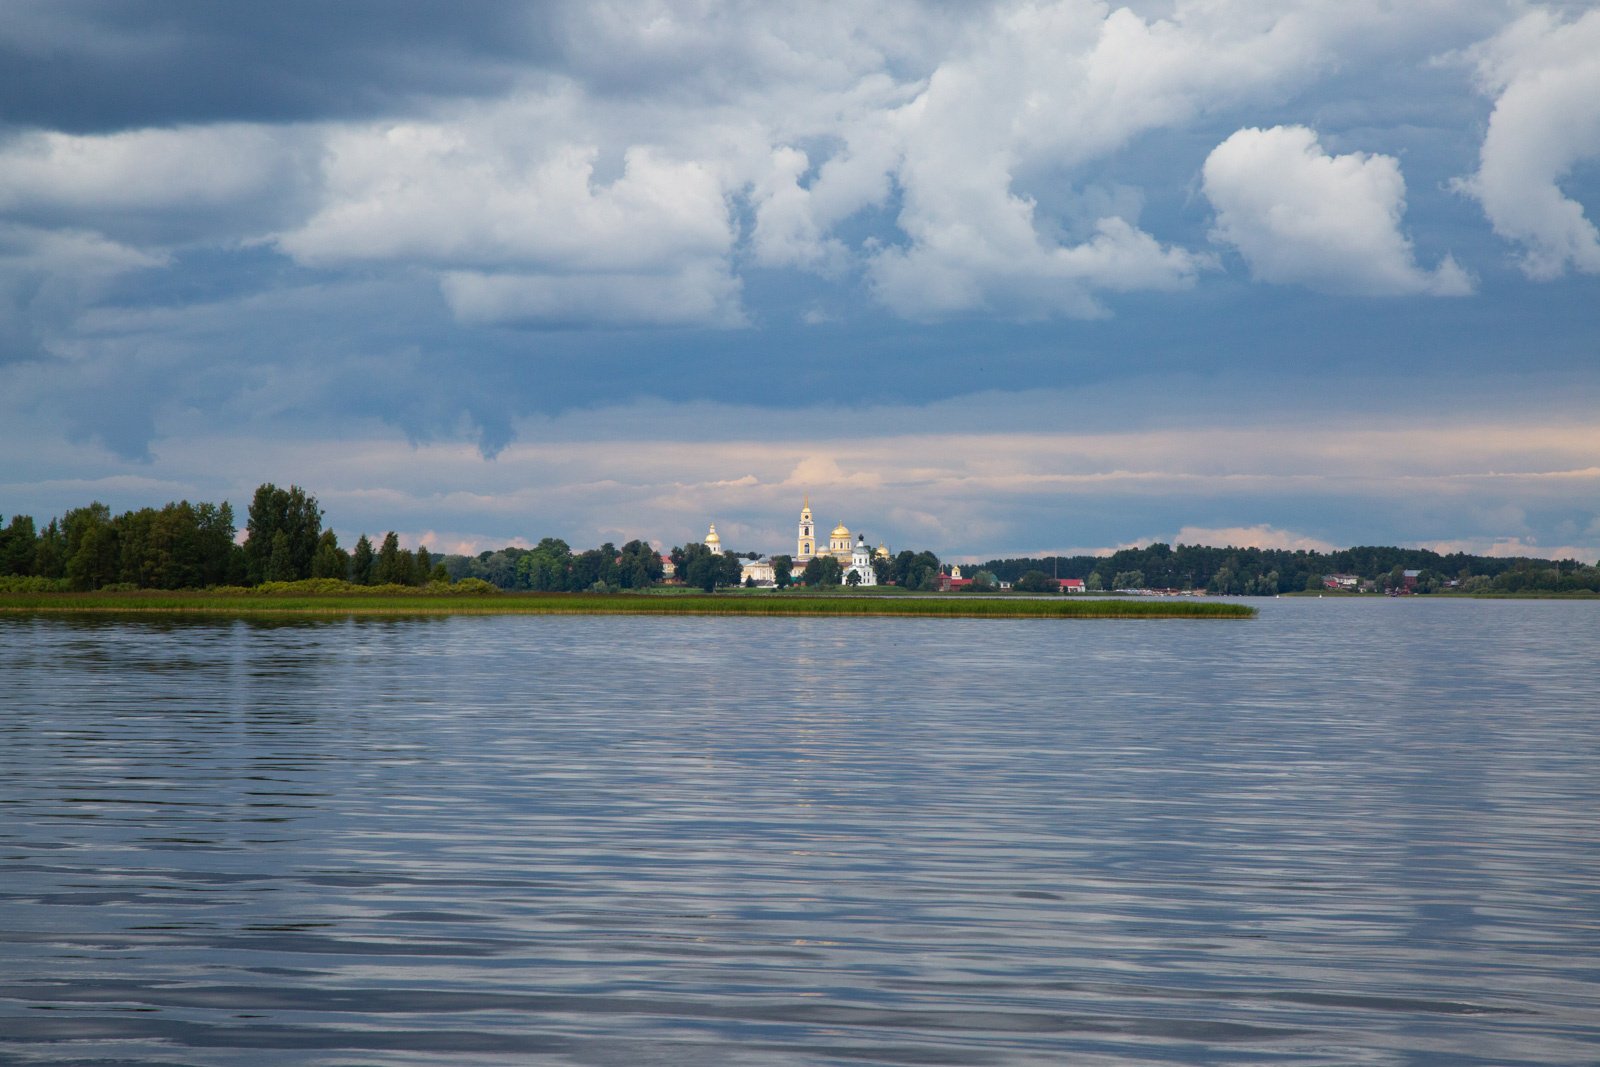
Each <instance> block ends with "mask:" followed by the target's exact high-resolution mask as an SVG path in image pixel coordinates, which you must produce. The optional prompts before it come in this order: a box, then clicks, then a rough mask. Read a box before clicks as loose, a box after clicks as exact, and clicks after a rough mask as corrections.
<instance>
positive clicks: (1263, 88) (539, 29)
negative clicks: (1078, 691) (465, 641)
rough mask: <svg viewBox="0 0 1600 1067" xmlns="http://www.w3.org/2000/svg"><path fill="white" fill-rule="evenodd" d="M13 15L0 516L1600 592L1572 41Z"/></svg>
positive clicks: (1009, 17)
mask: <svg viewBox="0 0 1600 1067" xmlns="http://www.w3.org/2000/svg"><path fill="white" fill-rule="evenodd" d="M3 9H4V17H0V457H3V460H0V515H5V516H9V515H12V514H17V513H23V514H30V515H33V516H35V517H36V518H37V519H39V520H40V521H41V522H43V521H45V520H46V519H47V518H48V517H49V516H52V515H59V514H61V513H63V512H64V511H66V510H68V509H70V508H73V507H79V506H82V505H84V504H87V503H88V502H90V501H92V500H99V501H102V502H104V503H106V504H108V505H110V506H111V507H112V509H113V510H114V511H121V510H124V509H128V508H137V507H143V506H160V505H161V504H164V503H166V502H167V501H170V500H178V499H188V500H191V501H197V500H206V501H221V500H229V501H232V503H233V505H234V507H235V510H236V511H237V512H238V514H239V516H240V524H241V526H242V525H243V513H244V510H245V507H246V505H247V504H248V502H249V499H250V496H251V494H252V492H253V490H254V488H255V487H256V486H257V485H258V484H260V483H262V482H266V481H271V482H275V483H277V484H279V485H289V484H295V485H300V486H303V487H304V488H305V489H306V490H307V491H309V492H310V493H312V494H313V495H314V496H315V497H316V498H317V499H318V501H319V502H320V503H321V505H322V507H323V510H324V512H325V519H326V523H327V525H328V526H330V527H331V528H333V529H334V530H336V531H337V532H338V533H339V535H340V538H341V541H342V542H343V543H345V544H346V545H349V544H350V543H352V542H353V541H354V540H355V538H356V536H357V535H358V534H360V533H362V532H366V533H368V534H374V535H377V534H381V533H383V532H384V531H387V530H391V529H392V530H396V531H398V532H399V533H400V535H401V540H402V543H405V544H417V543H422V544H426V545H427V546H428V547H429V548H430V549H432V550H433V551H435V552H458V551H466V552H476V551H481V550H484V549H491V548H498V547H501V546H503V545H507V544H519V545H527V544H531V543H534V542H537V541H538V540H539V539H540V538H541V537H546V536H556V537H562V538H564V539H566V540H567V541H568V542H569V543H571V544H572V545H574V546H575V547H588V546H592V545H595V544H598V543H600V542H602V541H613V542H615V543H619V544H620V543H622V542H623V541H625V540H629V539H632V538H635V537H641V538H645V539H649V540H653V541H655V542H657V543H658V544H660V545H662V546H663V547H669V546H671V545H675V544H681V543H683V542H685V541H688V540H691V539H698V538H699V537H701V536H703V534H704V532H705V529H706V526H707V524H708V523H710V522H715V523H716V524H717V528H718V532H719V533H720V534H721V535H722V537H723V541H724V544H725V545H726V546H727V547H729V548H730V549H734V550H739V551H761V552H780V551H785V550H788V549H790V548H791V547H792V542H793V538H794V527H795V522H796V519H797V516H798V511H799V508H800V504H801V502H802V500H803V499H804V498H805V497H807V496H809V499H810V501H811V504H812V506H813V508H814V509H815V511H816V513H817V520H818V522H819V524H821V525H822V526H823V527H824V528H825V529H826V528H828V527H831V526H832V525H833V524H834V523H835V522H839V521H843V522H845V523H846V524H848V525H849V526H850V527H851V528H852V529H853V530H856V531H859V532H861V533H864V534H865V535H866V536H867V537H868V538H869V540H870V541H872V542H873V543H874V544H876V543H878V542H885V543H887V544H888V545H889V546H890V548H891V549H893V550H896V551H898V550H900V549H902V548H916V549H931V550H933V551H934V552H936V553H938V554H939V555H940V556H941V557H942V558H948V559H957V560H983V559H988V558H994V557H997V556H1014V555H1029V554H1043V553H1055V552H1072V553H1077V552H1104V551H1108V550H1113V549H1115V548H1118V547H1124V546H1129V545H1143V544H1149V543H1151V542H1153V541H1165V542H1168V543H1178V542H1182V543H1187V544H1217V545H1228V544H1234V545H1259V546H1263V547H1289V548H1301V547H1304V548H1318V549H1326V548H1332V547H1345V546H1350V545H1362V544H1394V545H1408V546H1420V547H1430V548H1438V549H1440V550H1444V551H1452V550H1464V551H1469V552H1479V553H1488V554H1500V555H1538V556H1546V557H1571V558H1577V559H1581V560H1583V561H1585V562H1593V561H1595V560H1596V559H1600V415H1597V413H1600V234H1597V229H1596V223H1597V221H1600V4H1596V3H1587V2H1586V3H1542V4H1539V3H1520V2H1515V3H1513V2H1505V3H1502V2H1498V0H1392V2H1378V0H1284V2H1280V3H1274V4H1262V3H1259V2H1256V0H1164V2H1163V0H1150V2H1131V3H1128V4H1126V5H1116V4H1107V3H1100V2H1095V0H1055V2H1048V0H1047V2H1037V3H1015V2H1008V3H977V2H974V3H966V2H963V3H950V2H931V0H930V2H921V3H912V2H903V0H884V2H880V3H874V4H858V3H837V4H835V3H820V2H818V3H808V2H802V3H796V4H784V5H775V4H765V3H754V2H751V3H731V2H729V3H723V2H716V0H684V2H666V0H661V2H646V0H640V2H629V3H608V2H604V0H582V2H573V3H563V2H546V3H527V2H523V3H510V2H503V0H478V2H475V3H471V4H446V3H432V2H423V0H381V2H380V0H350V2H345V3H340V4H326V3H323V2H322V0H277V2H275V3H273V4H264V5H263V4H209V3H198V2H196V3H191V2H171V0H169V2H159V0H107V2H87V0H3Z"/></svg>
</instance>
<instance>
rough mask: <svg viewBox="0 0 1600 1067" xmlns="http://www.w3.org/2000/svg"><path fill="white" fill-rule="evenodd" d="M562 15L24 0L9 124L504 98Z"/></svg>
mask: <svg viewBox="0 0 1600 1067" xmlns="http://www.w3.org/2000/svg"><path fill="white" fill-rule="evenodd" d="M556 12H557V6H556V5H548V4H528V3H524V2H515V0H473V2H470V3H438V2H433V0H348V2H340V3H327V2H324V0H273V2H271V3H212V2H209V0H190V2H173V0H93V2H73V0H66V2H61V0H12V2H11V3H8V4H7V5H6V9H5V15H4V18H0V119H3V121H4V122H6V123H9V124H12V125H18V126H33V127H41V128H48V129H57V130H65V131H70V132H77V133H85V132H103V131H107V130H115V129H123V128H129V127H138V126H163V125H174V124H184V123H205V122H218V121H252V122H288V121H296V120H305V119H320V118H351V117H364V116H372V115H380V114H386V113H392V112H396V111H400V110H404V109H406V108H408V107H413V106H415V105H416V104H417V103H418V102H419V101H421V100H424V99H426V98H429V97H440V96H475V95H485V94H492V93H496V92H500V91H503V90H504V89H505V88H506V87H507V86H508V85H510V84H511V83H512V82H513V81H514V80H515V79H516V78H518V77H519V76H520V75H522V74H523V73H524V72H525V71H526V70H527V69H528V68H529V67H530V65H536V64H540V63H544V62H547V61H549V60H550V59H551V57H552V56H553V54H554V49H553V45H552V42H553V40H554V31H553V28H552V27H553V25H554V22H555V13H556Z"/></svg>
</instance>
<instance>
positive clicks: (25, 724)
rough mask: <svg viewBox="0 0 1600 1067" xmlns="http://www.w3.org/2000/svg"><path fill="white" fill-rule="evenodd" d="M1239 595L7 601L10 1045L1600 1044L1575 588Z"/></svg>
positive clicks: (5, 867)
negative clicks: (1096, 615)
mask: <svg viewBox="0 0 1600 1067" xmlns="http://www.w3.org/2000/svg"><path fill="white" fill-rule="evenodd" d="M1260 607H1261V609H1262V610H1261V616H1260V618H1259V619H1257V620H1255V621H1253V622H1247V623H1235V622H1174V621H1076V622H1060V621H1000V620H971V621H967V620H917V619H851V620H830V619H758V618H750V619H692V618H682V619H653V618H626V617H622V618H571V617H550V618H540V617H521V618H519V617H498V618H495V617H489V618H465V617H463V618H427V619H414V620H370V619H369V620H339V621H327V622H295V623H289V624H262V623H254V622H230V621H207V622H183V623H180V622H172V621H166V622H162V621H139V622H130V621H111V620H107V619H95V620H90V619H79V620H73V619H65V618H15V617H12V618H0V707H3V711H0V880H3V881H0V1062H4V1063H9V1064H68V1063H73V1064H96V1065H107V1064H144V1065H156V1064H160V1065H164V1067H171V1065H178V1064H186V1065H246V1064H249V1065H256V1064H274V1065H276V1064H315V1065H341V1067H345V1065H356V1064H382V1065H412V1064H427V1065H444V1064H449V1065H472V1064H495V1065H510V1064H522V1063H529V1062H540V1063H565V1064H597V1065H628V1067H641V1065H651V1064H697V1065H698V1064H734V1065H739V1064H769V1063H770V1064H871V1063H885V1064H1061V1063H1073V1064H1090V1065H1099V1064H1132V1063H1140V1064H1147V1063H1179V1064H1183V1063H1196V1064H1202V1063H1203V1064H1294V1065H1313V1064H1330V1065H1331V1064H1338V1065H1348V1064H1365V1065H1372V1064H1379V1065H1389V1064H1393V1065H1434V1064H1437V1065H1441V1067H1442V1065H1451V1067H1455V1065H1461V1064H1483V1065H1491V1064H1492V1065H1507V1064H1594V1063H1596V1062H1600V686H1597V668H1600V604H1592V603H1591V604H1583V603H1570V602H1548V601H1546V602H1459V601H1429V600H1426V599H1413V600H1403V601H1392V600H1382V601H1379V600H1371V601H1352V600H1269V601H1265V602H1262V603H1261V604H1260Z"/></svg>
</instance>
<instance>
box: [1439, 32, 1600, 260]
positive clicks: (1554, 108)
mask: <svg viewBox="0 0 1600 1067" xmlns="http://www.w3.org/2000/svg"><path fill="white" fill-rule="evenodd" d="M1469 56H1470V57H1471V58H1472V59H1473V60H1474V61H1475V62H1476V64H1477V70H1478V80H1479V84H1480V85H1481V87H1482V88H1483V90H1484V92H1485V93H1488V94H1490V95H1492V96H1494V97H1495V105H1494V113H1493V114H1492V115H1491V116H1490V118H1489V129H1488V131H1487V132H1486V133H1485V135H1484V139H1483V146H1482V148H1481V149H1480V151H1479V159H1478V171H1477V173H1476V174H1474V175H1472V176H1471V177H1470V178H1466V179H1463V180H1462V181H1461V182H1460V183H1459V184H1458V187H1459V188H1460V189H1461V190H1462V191H1464V192H1466V193H1468V194H1469V195H1471V196H1473V197H1475V198H1476V199H1477V201H1478V202H1479V203H1480V204H1481V205H1482V206H1483V210H1484V213H1485V214H1486V215H1488V217H1489V221H1490V223H1492V224H1493V226H1494V230H1495V233H1497V234H1499V235H1500V236H1501V237H1504V238H1505V239H1506V240H1508V241H1514V242H1516V243H1517V244H1519V245H1521V246H1522V269H1523V271H1524V272H1525V273H1526V274H1527V275H1528V276H1529V277H1531V278H1537V279H1549V278H1556V277H1559V276H1560V275H1562V274H1564V273H1565V272H1566V270H1567V269H1568V267H1571V268H1572V269H1574V270H1578V271H1582V272H1584V273H1587V274H1596V273H1600V235H1597V234H1596V231H1595V224H1594V222H1593V221H1591V220H1590V219H1589V218H1587V217H1586V216H1585V214H1584V208H1583V205H1582V204H1580V203H1578V201H1576V200H1574V199H1572V198H1571V197H1569V196H1567V195H1566V193H1564V192H1563V191H1562V189H1561V185H1560V183H1561V181H1562V179H1563V178H1565V177H1566V176H1567V175H1568V174H1569V173H1570V172H1571V170H1572V168H1573V166H1574V165H1575V164H1577V163H1579V162H1580V161H1582V160H1586V159H1592V158H1593V157H1595V156H1597V155H1600V11H1590V12H1588V13H1587V14H1585V15H1583V16H1582V17H1581V18H1578V19H1575V20H1574V21H1572V22H1562V21H1561V20H1560V19H1558V18H1557V17H1556V16H1555V15H1554V14H1552V13H1551V12H1550V11H1548V10H1546V9H1542V8H1541V9H1536V10H1534V11H1531V12H1529V13H1528V14H1527V15H1525V16H1523V17H1522V18H1521V19H1519V20H1517V21H1516V22H1514V23H1512V24H1511V25H1510V26H1508V27H1507V28H1506V29H1505V30H1503V31H1502V32H1501V33H1499V34H1498V35H1496V36H1495V37H1494V38H1492V39H1490V40H1489V41H1487V42H1485V43H1484V44H1482V45H1479V46H1478V47H1477V48H1475V49H1472V50H1471V51H1470V52H1469Z"/></svg>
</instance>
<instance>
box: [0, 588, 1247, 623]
mask: <svg viewBox="0 0 1600 1067" xmlns="http://www.w3.org/2000/svg"><path fill="white" fill-rule="evenodd" d="M335 585H337V586H344V585H345V583H342V582H339V583H318V582H315V581H312V582H269V583H266V584H265V585H261V586H255V587H252V588H248V589H247V588H238V587H226V588H218V589H206V590H180V591H161V590H99V591H96V592H92V593H60V592H0V612H3V613H9V614H18V613H47V614H87V613H118V614H121V613H129V614H166V615H238V616H256V615H276V616H283V615H767V616H780V615H822V616H828V615H833V616H916V617H931V618H962V619H978V618H993V619H1248V618H1253V617H1254V616H1255V614H1256V611H1255V609H1254V608H1251V607H1247V606H1245V605H1243V604H1223V603H1216V602H1212V601H1199V600H1187V599H1183V600H1179V599H1173V600H1076V599H1073V600H1068V599H1066V598H1063V597H1041V598H1038V599H1034V598H1029V597H997V598H992V599H991V598H987V597H974V596H928V595H925V594H924V595H908V596H897V597H882V596H857V595H847V594H840V593H835V594H831V595H827V596H813V595H807V594H804V593H768V594H765V595H748V594H726V593H723V594H710V595H707V594H685V595H682V596H649V595H630V594H621V593H619V594H610V595H606V594H591V593H500V592H495V591H492V589H491V588H490V587H488V586H487V585H486V583H473V584H469V583H467V582H459V583H456V584H455V585H449V586H446V585H442V584H441V585H438V586H434V587H428V590H427V591H424V590H419V589H415V588H408V587H404V586H388V587H385V586H362V587H346V588H334V587H333V586H335ZM463 586H465V587H466V588H463ZM356 589H359V591H356Z"/></svg>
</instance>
